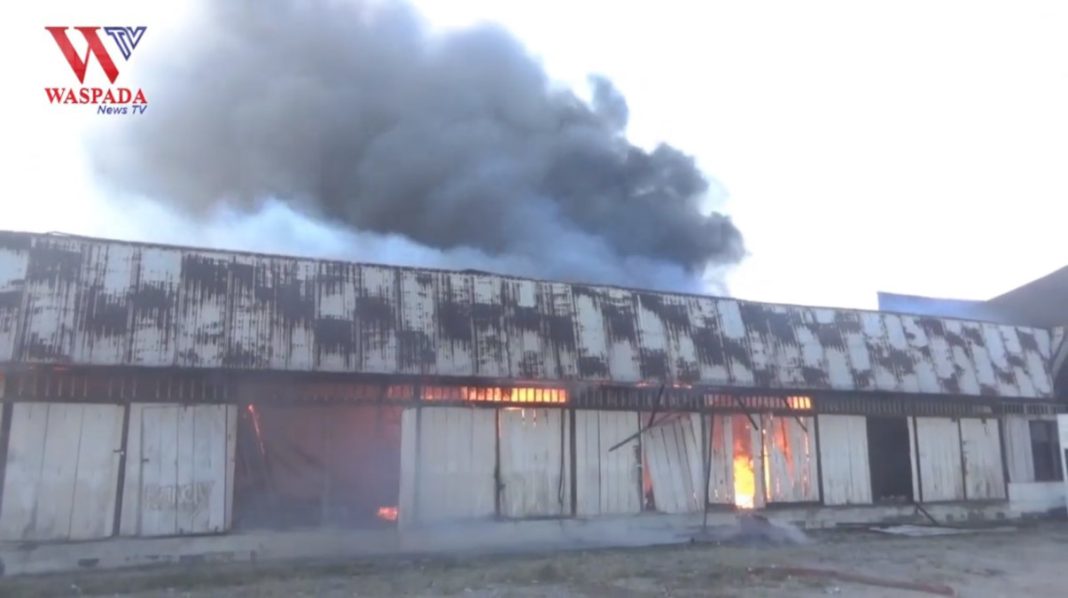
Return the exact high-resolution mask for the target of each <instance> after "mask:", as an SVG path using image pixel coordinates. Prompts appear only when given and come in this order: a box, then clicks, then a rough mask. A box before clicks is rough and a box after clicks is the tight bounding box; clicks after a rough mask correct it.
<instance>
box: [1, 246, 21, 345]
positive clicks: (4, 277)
mask: <svg viewBox="0 0 1068 598" xmlns="http://www.w3.org/2000/svg"><path fill="white" fill-rule="evenodd" d="M26 265H27V256H26V251H25V250H24V249H21V248H17V247H4V246H2V245H0V362H3V361H9V360H11V358H12V357H13V356H14V355H15V336H16V334H17V333H18V322H19V319H20V317H21V316H22V296H23V286H24V284H25V280H26Z"/></svg>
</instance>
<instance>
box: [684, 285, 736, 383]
mask: <svg viewBox="0 0 1068 598" xmlns="http://www.w3.org/2000/svg"><path fill="white" fill-rule="evenodd" d="M687 303H688V305H687V316H688V319H689V322H690V339H691V341H692V343H693V350H694V356H695V357H696V359H697V368H698V370H697V375H698V376H697V377H698V380H700V381H702V382H706V383H710V384H728V383H730V381H731V380H732V379H746V375H748V373H749V370H748V365H746V367H741V366H739V367H738V368H737V369H736V372H732V371H731V369H730V358H731V356H732V354H735V355H744V356H748V355H749V350H748V349H747V348H746V347H744V346H742V347H739V346H738V345H737V344H736V343H735V341H736V340H737V339H740V338H741V337H742V336H743V335H744V334H745V329H744V328H743V327H742V324H741V321H740V318H739V319H738V320H737V321H736V322H735V324H736V325H735V326H734V328H733V329H732V331H734V332H736V333H737V339H736V338H731V339H730V341H731V344H728V338H726V331H725V330H724V324H723V323H721V317H720V316H721V310H718V309H716V301H715V300H714V299H711V298H706V297H691V298H690V299H689V301H688V302H687ZM732 305H733V302H732ZM728 311H729V310H728ZM722 315H724V316H726V317H729V316H730V315H731V314H730V313H723V314H722ZM738 342H740V341H738ZM746 364H748V361H746ZM732 373H733V376H732Z"/></svg>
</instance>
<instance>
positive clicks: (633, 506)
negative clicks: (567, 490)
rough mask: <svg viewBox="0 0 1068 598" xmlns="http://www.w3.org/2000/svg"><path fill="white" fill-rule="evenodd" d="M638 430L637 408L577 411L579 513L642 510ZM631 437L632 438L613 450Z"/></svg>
mask: <svg viewBox="0 0 1068 598" xmlns="http://www.w3.org/2000/svg"><path fill="white" fill-rule="evenodd" d="M637 432H638V415H637V414H636V413H633V412H628V411H588V410H579V411H576V412H575V468H576V470H577V471H576V474H577V475H576V477H577V482H576V485H577V488H576V492H577V500H578V503H577V505H576V507H577V511H578V515H609V514H613V515H614V514H625V513H638V512H640V511H641V480H640V478H639V473H640V470H639V468H638V455H637V448H638V438H637V436H636V434H637ZM631 437H633V438H631ZM627 438H631V440H630V442H628V443H626V444H624V445H623V446H620V447H619V448H617V449H616V450H614V451H611V452H609V449H611V448H612V447H613V446H615V445H616V444H618V443H620V442H622V441H623V440H625V439H627Z"/></svg>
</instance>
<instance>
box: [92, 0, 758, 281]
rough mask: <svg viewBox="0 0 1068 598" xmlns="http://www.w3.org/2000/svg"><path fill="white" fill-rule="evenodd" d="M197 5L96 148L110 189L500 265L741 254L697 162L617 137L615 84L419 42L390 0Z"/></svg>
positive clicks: (503, 47)
mask: <svg viewBox="0 0 1068 598" xmlns="http://www.w3.org/2000/svg"><path fill="white" fill-rule="evenodd" d="M208 10H209V14H210V17H209V19H210V23H209V25H210V26H209V27H207V28H198V29H196V30H195V31H191V32H190V37H191V39H189V41H188V42H187V43H185V44H184V45H183V46H182V50H183V51H182V52H181V53H180V54H179V57H178V59H177V60H179V61H180V62H179V63H178V64H175V65H168V66H167V67H166V68H164V67H163V66H159V65H153V67H152V68H151V69H146V73H152V74H155V75H158V76H159V79H158V80H157V81H155V82H154V83H152V84H151V85H152V87H151V90H152V102H153V103H152V105H151V108H150V110H149V112H148V113H147V114H146V115H145V117H141V118H139V119H137V122H136V123H134V122H131V123H130V125H129V126H128V127H127V128H126V129H125V130H124V131H123V132H122V133H121V135H122V137H121V138H118V139H115V138H111V139H107V140H106V143H100V144H98V147H96V148H94V150H95V153H96V155H97V156H98V164H97V166H98V167H99V170H100V171H101V172H102V173H103V174H104V175H105V176H106V177H107V178H108V179H109V180H110V181H111V182H113V183H115V184H117V185H118V186H120V187H122V188H125V189H128V190H133V191H136V192H138V193H141V194H145V195H147V196H148V197H151V198H155V199H158V200H161V201H163V202H165V203H167V204H168V205H170V206H172V207H174V208H177V209H179V210H180V211H183V212H188V213H191V214H193V215H207V214H211V213H213V211H215V210H217V209H218V208H219V207H220V206H223V207H225V208H226V209H228V210H232V209H234V208H235V207H236V208H237V209H238V210H239V211H241V210H247V212H248V213H249V214H253V213H256V212H257V211H258V210H259V209H260V208H261V207H262V206H263V205H264V202H282V203H283V204H285V205H287V206H289V208H290V209H292V210H293V211H295V212H297V213H301V214H305V215H307V216H309V217H311V218H313V219H315V220H317V221H319V222H323V223H327V225H328V226H329V227H330V228H331V229H332V230H336V231H341V233H342V234H344V235H367V236H369V237H370V238H371V239H378V238H389V239H393V241H394V242H395V241H396V239H397V238H398V237H400V238H403V239H404V241H405V242H406V243H410V244H411V246H413V247H418V248H420V249H419V251H416V252H414V253H413V252H409V254H410V255H423V256H424V258H425V256H426V254H428V253H434V252H436V253H438V254H440V256H441V259H438V260H429V261H434V262H435V264H434V265H443V262H444V263H445V264H448V265H451V266H453V267H474V268H486V269H496V270H500V269H501V268H506V269H510V270H509V271H508V272H505V273H514V274H527V275H534V276H546V277H562V278H572V279H574V278H582V279H586V280H589V281H593V282H608V283H617V284H624V285H640V286H654V287H660V288H665V287H673V288H687V290H694V288H695V286H697V285H699V281H700V278H701V276H702V274H703V273H705V272H706V271H708V269H709V268H711V269H715V268H716V267H720V266H724V265H729V264H732V263H736V262H737V261H738V260H740V259H741V257H742V254H743V248H742V240H741V235H740V233H739V231H738V230H737V229H736V228H735V227H734V225H733V224H732V223H731V222H730V220H729V219H728V218H726V217H724V216H722V215H720V214H715V213H713V214H711V215H707V214H705V213H704V212H703V211H702V208H701V205H700V203H701V200H702V199H703V197H704V194H705V192H706V191H707V190H708V186H709V184H708V181H707V180H706V179H705V177H704V176H703V175H702V173H701V172H700V171H699V170H698V169H697V168H696V166H695V164H694V161H693V159H692V158H690V157H689V156H687V155H685V154H683V153H682V152H680V151H678V150H676V149H675V148H672V147H670V146H668V145H660V146H658V147H656V148H655V149H654V150H652V151H650V152H647V151H644V150H643V149H640V148H638V147H636V146H634V145H631V144H630V143H628V141H627V139H626V138H625V136H624V131H625V127H626V124H627V119H628V108H627V103H626V100H625V98H624V97H623V96H622V95H621V94H620V93H619V91H617V90H616V89H615V88H614V87H613V86H612V84H611V82H609V81H608V80H607V79H604V78H597V77H592V78H591V80H590V84H591V90H592V92H593V93H592V100H591V101H590V102H588V103H587V102H584V101H582V100H580V99H579V98H578V97H577V96H576V95H574V94H573V93H572V92H570V91H568V90H564V89H560V88H559V87H558V86H554V85H553V84H552V82H551V81H549V79H548V77H547V76H546V73H545V71H544V70H543V69H542V67H541V65H540V64H539V63H538V62H537V61H535V60H534V59H532V58H531V57H530V56H529V55H528V54H527V53H526V51H525V50H524V49H523V47H521V46H520V44H519V43H518V42H517V41H516V40H515V39H514V38H513V37H511V36H510V35H509V34H508V33H507V32H505V31H503V30H501V29H499V28H496V27H493V26H480V27H477V28H473V29H468V30H464V31H460V32H450V33H443V34H431V33H428V32H427V31H426V30H424V28H423V27H422V24H421V23H420V21H419V19H418V18H417V17H416V16H415V15H414V14H413V12H412V11H411V10H410V9H409V8H408V7H407V6H405V5H403V4H399V3H392V2H387V3H362V4H361V3H357V4H351V3H350V4H342V3H338V2H327V3H316V4H313V3H308V2H297V1H295V0H269V1H251V0H250V1H240V2H232V3H231V2H227V3H212V5H211V6H210V7H209V9H208ZM145 87H146V90H147V89H149V85H148V84H146V85H145ZM133 120H134V119H131V121H133ZM365 247H366V244H365ZM276 249H278V250H280V251H286V250H291V251H299V248H285V247H278V248H276ZM354 257H355V256H354ZM358 257H359V259H368V260H372V261H379V262H389V261H392V260H391V256H390V255H384V254H383V255H374V254H367V253H363V254H362V255H360V256H358ZM419 261H428V260H425V259H420V260H419ZM426 265H429V264H426Z"/></svg>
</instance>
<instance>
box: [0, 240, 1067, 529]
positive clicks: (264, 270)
mask: <svg viewBox="0 0 1068 598" xmlns="http://www.w3.org/2000/svg"><path fill="white" fill-rule="evenodd" d="M1063 342H1064V335H1063V334H1062V332H1061V330H1059V329H1053V330H1050V329H1045V328H1036V327H1027V326H1013V325H1006V324H993V323H986V322H981V321H972V320H962V319H953V318H943V317H933V316H914V315H907V314H897V313H885V312H871V311H858V310H846V309H829V308H810V307H798V306H785V305H769V304H762V303H754V302H746V301H740V300H735V299H728V298H715V297H705V296H696V295H682V294H670V293H657V292H647V291H640V290H629V289H623V288H616V287H606V286H590V285H584V284H565V283H559V282H547V281H540V280H530V279H520V278H513V277H508V276H497V275H491V274H485V273H479V272H452V271H437V270H425V269H412V268H399V267H390V266H382V265H369V264H354V263H342V262H334V261H323V260H312V259H298V258H291V257H282V256H270V255H259V254H247V253H237V252H221V251H211V250H200V249H192V248H181V247H171V246H158V245H148V244H136V243H127V242H118V241H108V240H100V239H90V238H81V237H69V236H55V235H39V234H28V233H2V234H0V376H2V378H0V393H2V395H0V396H2V399H3V410H2V412H0V413H2V425H0V468H2V470H0V471H2V475H0V480H2V482H0V483H2V484H3V486H2V492H0V496H2V503H0V540H3V541H7V542H29V541H32V542H41V541H65V540H84V539H100V538H108V537H113V536H175V535H186V534H209V533H216V534H219V533H227V532H230V531H232V530H238V531H239V530H247V529H256V528H290V527H292V528H307V527H318V526H331V527H346V528H351V529H354V530H358V529H374V528H387V529H388V528H392V527H395V526H397V527H399V528H400V531H398V533H404V530H406V529H418V528H422V527H426V526H434V525H438V524H442V523H447V522H457V521H477V520H481V521H515V520H525V519H546V518H557V519H572V518H574V519H593V518H603V517H637V516H642V515H643V514H644V513H648V512H658V513H663V514H672V515H678V516H685V515H687V514H694V513H706V512H709V511H712V512H725V513H730V512H732V511H734V510H737V509H769V510H770V509H782V510H783V512H787V511H788V510H789V509H795V510H796V511H794V512H797V513H803V515H798V517H799V518H800V519H804V520H806V521H810V522H814V521H817V520H819V519H820V518H821V517H822V518H826V520H835V519H836V518H837V519H838V520H840V519H841V518H842V517H843V515H842V513H844V512H846V511H848V513H849V517H851V518H855V519H857V520H863V521H874V520H879V519H880V518H883V517H886V516H888V514H893V513H899V512H901V511H902V510H909V509H916V508H917V506H919V507H920V508H923V509H927V510H932V509H936V508H938V507H939V506H946V505H949V506H952V507H955V508H959V509H964V510H965V511H967V512H968V513H971V514H975V513H989V514H990V515H991V516H994V514H995V513H997V514H1001V515H1006V514H1007V515H1017V514H1020V513H1023V512H1027V511H1034V510H1043V509H1045V508H1048V507H1049V506H1056V505H1057V504H1058V503H1059V504H1060V505H1062V506H1063V501H1064V486H1063V482H1062V480H1063V464H1062V462H1061V458H1060V448H1059V447H1060V440H1059V439H1058V434H1057V430H1056V425H1055V423H1056V422H1055V420H1056V413H1057V412H1058V411H1059V410H1060V409H1061V407H1062V403H1060V402H1058V401H1057V393H1056V392H1055V389H1054V385H1053V382H1052V380H1053V375H1052V372H1051V368H1052V364H1053V362H1054V355H1055V354H1056V353H1057V350H1058V348H1060V347H1061V345H1062V343H1063ZM1051 420H1052V421H1053V423H1054V425H1052V426H1048V425H1047V424H1048V422H1050V421H1051ZM845 507H850V508H849V509H845V510H844V508H845Z"/></svg>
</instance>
